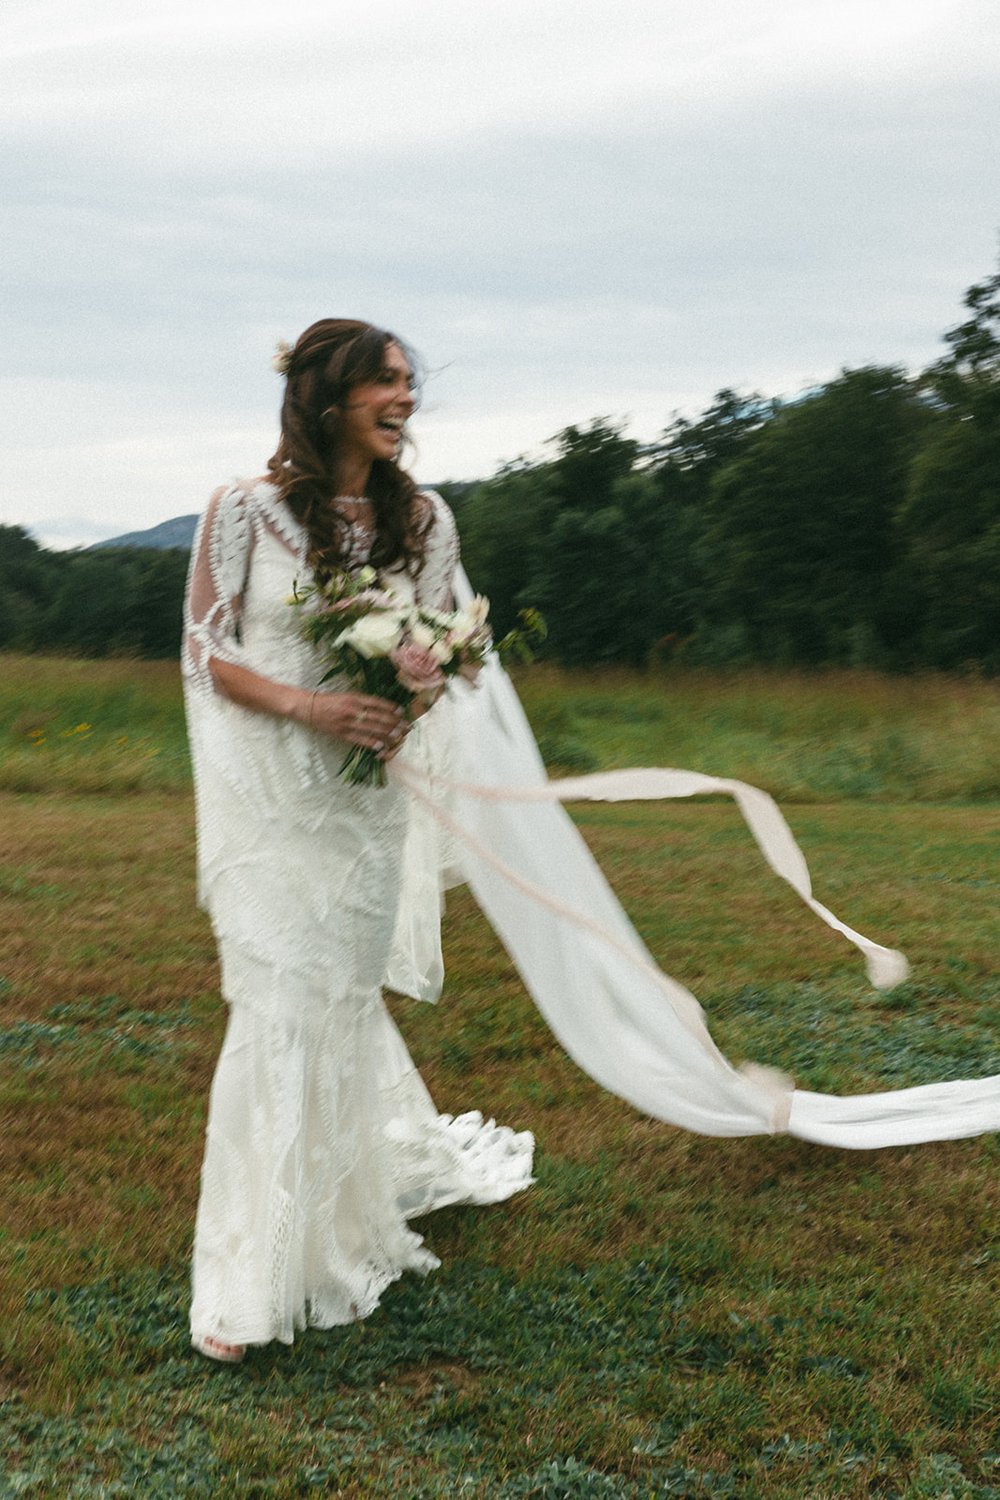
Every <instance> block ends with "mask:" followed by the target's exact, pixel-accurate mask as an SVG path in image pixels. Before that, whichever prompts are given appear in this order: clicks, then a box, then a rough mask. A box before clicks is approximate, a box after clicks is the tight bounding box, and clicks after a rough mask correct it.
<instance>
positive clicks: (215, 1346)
mask: <svg viewBox="0 0 1000 1500" xmlns="http://www.w3.org/2000/svg"><path fill="white" fill-rule="evenodd" d="M191 1347H192V1348H193V1349H197V1351H198V1353H199V1354H204V1356H205V1358H206V1359H214V1360H217V1361H218V1363H219V1364H222V1365H238V1364H239V1362H240V1360H241V1359H242V1358H243V1356H244V1354H246V1352H247V1349H246V1345H245V1344H227V1343H226V1342H225V1340H223V1339H217V1338H215V1337H214V1336H213V1335H212V1334H210V1333H206V1334H204V1335H202V1337H200V1338H194V1337H192V1339H191Z"/></svg>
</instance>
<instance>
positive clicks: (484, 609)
mask: <svg viewBox="0 0 1000 1500" xmlns="http://www.w3.org/2000/svg"><path fill="white" fill-rule="evenodd" d="M489 612H490V604H489V600H488V599H484V598H483V596H482V594H477V595H476V597H475V598H474V599H470V601H469V603H468V604H467V605H466V606H465V608H464V609H460V610H458V611H457V612H456V613H455V615H454V616H453V618H452V622H451V638H452V640H453V641H454V643H455V645H456V646H459V647H460V646H464V645H465V643H466V641H469V640H471V639H472V637H473V636H474V635H475V634H476V632H477V631H478V630H481V629H482V627H483V626H484V625H485V624H486V619H487V616H488V615H489Z"/></svg>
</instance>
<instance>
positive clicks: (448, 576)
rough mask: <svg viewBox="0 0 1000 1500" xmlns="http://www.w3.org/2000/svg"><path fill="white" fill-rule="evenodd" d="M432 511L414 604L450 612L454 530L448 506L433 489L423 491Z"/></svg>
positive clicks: (455, 546) (455, 543)
mask: <svg viewBox="0 0 1000 1500" xmlns="http://www.w3.org/2000/svg"><path fill="white" fill-rule="evenodd" d="M425 498H426V499H427V501H428V502H429V504H430V506H431V509H432V511H433V513H434V514H433V518H432V520H431V524H430V528H429V530H428V533H427V542H426V548H425V551H424V565H423V567H422V568H421V570H420V573H419V575H418V577H417V582H416V596H417V603H418V604H426V605H427V606H428V608H430V609H450V608H451V607H452V592H453V589H454V585H455V570H456V568H457V567H458V530H457V528H456V526H455V517H454V516H453V515H452V513H451V509H450V507H449V506H448V505H447V504H446V503H445V501H444V500H442V499H441V496H440V495H437V494H435V493H434V491H433V490H427V491H425Z"/></svg>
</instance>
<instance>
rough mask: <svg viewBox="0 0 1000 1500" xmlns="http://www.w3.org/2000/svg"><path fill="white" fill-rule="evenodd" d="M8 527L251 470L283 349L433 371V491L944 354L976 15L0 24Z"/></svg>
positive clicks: (858, 5)
mask: <svg viewBox="0 0 1000 1500" xmlns="http://www.w3.org/2000/svg"><path fill="white" fill-rule="evenodd" d="M0 60H2V82H0V122H2V126H0V129H2V143H3V146H2V149H3V154H4V182H5V184H6V203H5V209H4V217H3V229H2V232H0V262H2V272H3V283H4V296H3V299H2V306H0V318H2V338H0V381H2V406H0V455H2V461H0V467H2V474H3V485H2V499H0V521H4V522H8V523H18V524H22V525H26V526H28V527H29V528H30V529H31V530H32V531H33V532H34V533H35V534H36V535H37V536H38V537H39V538H40V539H41V540H43V541H45V542H46V543H47V544H49V545H59V546H63V545H68V544H79V543H85V542H89V541H92V540H94V539H96V538H98V537H103V536H111V535H114V534H116V533H120V532H122V531H124V530H132V529H136V528H139V527H145V526H149V525H153V524H154V523H156V522H158V521H161V520H164V519H166V518H167V517H169V516H173V515H178V514H182V513H185V512H190V511H195V510H199V509H200V508H201V506H202V505H203V504H204V501H205V499H206V497H207V494H208V492H209V491H210V490H211V489H212V488H213V487H214V485H216V484H217V483H220V482H222V481H223V480H225V479H227V478H229V477H230V476H232V475H234V474H254V473H258V472H259V471H260V470H261V468H262V466H263V462H264V460H265V459H266V458H267V456H268V454H269V453H270V452H271V451H272V449H273V447H274V442H275V439H276V417H277V408H278V403H279V400H280V393H281V382H280V380H279V378H278V377H277V376H276V375H274V374H273V372H272V371H271V368H270V360H271V355H272V353H273V349H274V344H275V342H276V340H277V339H278V338H287V339H290V340H291V339H294V337H295V336H296V334H297V333H298V332H299V331H300V330H301V329H302V328H303V327H305V326H306V324H308V323H310V322H312V321H313V320H314V319H315V318H318V317H322V316H330V315H336V316H358V317H365V318H370V319H371V320H372V321H374V322H377V323H379V324H381V325H383V326H385V327H388V328H391V329H393V330H394V331H396V332H398V333H399V334H400V335H402V336H403V337H404V338H406V339H408V340H409V341H410V342H411V343H413V344H414V345H415V346H416V347H417V348H418V350H419V351H420V352H421V353H422V355H423V356H424V359H425V361H426V363H427V365H428V366H429V368H430V370H431V376H430V379H429V380H428V383H427V386H426V389H425V395H424V406H423V410H422V411H421V412H420V414H419V415H418V418H417V419H416V421H415V423H414V431H415V436H416V438H417V443H418V457H417V461H416V472H417V475H418V477H419V478H421V479H423V480H425V481H433V480H441V479H448V478H467V477H472V476H481V475H487V474H490V473H492V472H494V470H495V469H496V468H497V466H498V465H499V464H500V463H501V462H503V461H505V460H509V459H513V458H516V457H517V456H518V455H520V454H522V453H526V452H527V453H535V452H537V451H538V450H539V449H540V448H541V446H542V445H543V444H544V442H545V440H546V439H547V438H549V437H550V436H551V435H552V434H553V433H554V432H556V431H557V430H558V429H559V428H561V427H564V426H566V425H567V424H569V423H571V422H583V421H586V420H588V419H589V418H590V417H592V416H595V415H604V414H609V415H613V416H619V417H622V418H624V419H627V420H628V421H629V423H630V426H631V431H632V432H633V433H634V435H635V436H637V437H640V438H643V437H653V436H655V435H656V434H657V433H658V432H660V431H661V430H662V429H663V427H664V426H666V425H667V423H668V422H669V420H670V417H671V414H672V413H674V412H676V411H682V412H684V413H685V414H688V415H694V414H696V413H697V412H698V411H699V410H701V409H702V408H703V407H704V406H705V405H706V404H707V402H708V401H709V400H710V398H711V396H712V394H713V393H714V392H715V391H716V390H718V389H719V388H720V387H722V386H735V387H737V388H739V389H743V390H752V389H756V390H760V391H762V392H763V393H764V394H767V395H778V394H788V395H791V394H794V393H795V392H797V391H799V390H801V389H802V388H803V387H804V386H806V385H809V384H813V383H816V382H819V381H822V380H825V379H828V378H829V377H831V376H833V375H835V374H836V373H837V372H838V370H839V369H840V368H842V367H843V366H854V365H859V364H864V363H869V362H887V363H900V364H903V365H906V366H908V367H909V368H911V369H918V368H920V367H921V366H922V365H924V364H926V363H927V362H929V361H930V360H931V359H933V358H935V357H936V356H937V354H938V353H939V352H940V338H941V334H942V333H943V332H944V331H945V329H947V328H948V327H950V326H951V325H952V324H954V323H955V322H957V321H958V320H959V317H960V312H961V297H962V294H963V293H964V291H965V289H966V288H967V287H968V286H969V285H970V283H972V282H974V281H976V280H978V279H981V278H983V277H985V276H987V275H988V274H990V273H991V272H992V270H993V269H994V268H995V266H996V259H997V230H998V227H1000V200H998V186H1000V173H998V170H997V166H998V162H997V156H998V142H1000V6H998V5H997V3H996V0H755V3H753V4H749V3H747V0H699V3H698V4H697V5H692V4H691V0H635V3H630V0H405V3H402V0H381V3H373V4H371V5H369V6H367V7H366V6H364V5H360V4H358V3H356V0H350V3H340V0H323V3H321V4H312V3H306V0H282V3H279V0H267V3H266V4H259V3H257V0H233V3H230V0H198V3H191V0H171V3H170V4H169V5H167V4H161V3H157V0H145V3H144V4H143V5H141V6H140V4H139V3H138V0H128V3H125V0H87V3H86V4H84V3H77V0H7V4H6V6H5V24H4V40H3V42H2V44H0Z"/></svg>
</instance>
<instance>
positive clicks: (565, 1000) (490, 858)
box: [391, 666, 1000, 1149]
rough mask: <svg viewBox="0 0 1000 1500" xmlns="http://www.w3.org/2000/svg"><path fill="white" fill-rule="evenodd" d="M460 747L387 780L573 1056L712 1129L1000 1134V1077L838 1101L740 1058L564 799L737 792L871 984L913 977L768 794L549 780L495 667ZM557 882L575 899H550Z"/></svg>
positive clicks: (731, 784)
mask: <svg viewBox="0 0 1000 1500" xmlns="http://www.w3.org/2000/svg"><path fill="white" fill-rule="evenodd" d="M473 699H476V700H478V702H475V703H474V702H473ZM431 717H432V718H433V716H431ZM454 743H455V744H456V745H457V746H459V747H461V748H460V750H459V751H458V752H457V753H458V760H459V770H460V773H463V774H459V775H458V776H455V777H449V776H443V775H440V774H438V773H436V772H435V771H433V770H431V769H430V767H431V766H432V765H433V764H434V763H435V761H434V757H432V756H429V757H427V758H426V759H425V760H424V763H423V765H422V767H421V768H420V769H419V770H418V769H417V768H416V766H415V765H412V764H411V765H407V764H406V763H405V762H404V761H402V760H400V761H396V762H395V763H394V764H393V767H392V771H391V774H392V775H393V777H394V778H395V779H397V780H398V781H400V782H401V783H402V784H403V786H404V787H405V788H406V790H407V791H408V792H409V794H410V796H411V797H412V798H413V799H414V801H415V802H416V803H417V804H419V806H420V807H422V808H423V809H424V810H425V812H426V814H427V815H429V816H430V817H431V818H432V819H433V820H434V822H435V823H436V824H437V825H438V826H439V827H440V828H443V829H446V830H447V832H448V833H449V834H450V835H451V837H452V838H453V839H454V840H456V841H458V842H459V843H460V845H461V846H462V848H463V850H464V858H463V860H462V863H463V866H464V868H465V874H466V876H467V878H468V880H469V883H470V885H471V886H472V889H473V893H474V894H475V896H476V899H477V900H478V902H479V904H480V906H481V907H482V908H483V911H484V912H485V914H486V916H487V917H488V919H489V920H490V921H491V923H492V925H493V926H494V928H495V929H496V931H497V933H498V935H499V936H500V937H501V939H502V941H503V942H504V944H505V946H506V948H507V950H508V952H509V953H510V955H511V957H512V959H513V960H514V962H515V964H516V965H517V968H518V970H519V971H520V973H521V976H522V978H523V979H524V982H525V985H526V987H527V989H528V991H529V993H530V994H531V995H532V998H533V999H534V1000H535V1003H536V1004H537V1005H538V1007H539V1009H540V1011H541V1012H542V1014H543V1016H544V1017H545V1019H546V1020H547V1022H548V1023H549V1025H550V1026H551V1028H552V1030H553V1031H554V1032H555V1034H556V1036H557V1037H558V1038H559V1040H560V1042H561V1043H562V1045H563V1046H564V1047H565V1048H566V1050H567V1052H568V1053H569V1054H570V1056H572V1057H573V1058H574V1059H575V1061H576V1062H578V1063H579V1064H580V1066H581V1067H582V1068H583V1069H584V1070H585V1071H586V1072H588V1073H589V1074H590V1075H591V1077H593V1078H595V1079H596V1080H597V1081H598V1082H599V1083H601V1084H602V1085H603V1086H604V1087H606V1088H608V1089H610V1090H611V1091H613V1092H615V1093H617V1094H619V1095H620V1096H621V1097H622V1098H625V1099H627V1100H628V1101H629V1102H631V1103H632V1104H634V1105H636V1107H637V1108H639V1109H641V1110H643V1111H644V1112H645V1113H647V1114H651V1115H653V1116H655V1117H657V1118H659V1119H663V1120H667V1121H669V1122H671V1123H673V1124H676V1125H680V1126H683V1127H684V1128H686V1129H690V1130H695V1131H698V1132H700V1133H703V1134H708V1135H749V1134H759V1133H771V1132H775V1131H781V1130H788V1131H789V1132H790V1133H792V1134H794V1135H798V1136H800V1137H802V1138H804V1139H806V1140H811V1141H815V1142H818V1143H821V1144H825V1145H835V1146H842V1147H851V1148H864V1149H870V1148H874V1147H881V1146H889V1145H897V1144H909V1143H912V1142H916V1141H924V1140H934V1139H946V1138H950V1137H955V1136H965V1135H974V1134H978V1133H980V1132H983V1131H987V1130H996V1129H1000V1077H995V1078H986V1079H977V1080H972V1081H959V1082H952V1083H942V1084H933V1085H925V1086H921V1087H919V1088H912V1089H900V1090H896V1091H890V1092H887V1093H881V1094H867V1095H859V1096H855V1097H845V1098H839V1097H836V1096H833V1095H822V1094H813V1093H809V1092H808V1091H801V1090H796V1089H795V1088H794V1085H793V1083H792V1081H791V1080H790V1079H789V1078H787V1076H785V1075H784V1074H781V1073H779V1072H777V1071H776V1070H774V1069H770V1068H765V1067H759V1066H757V1065H753V1064H749V1065H745V1066H744V1067H742V1068H740V1069H739V1070H737V1069H735V1068H733V1067H732V1065H731V1064H730V1063H729V1062H728V1061H727V1060H726V1058H725V1057H724V1056H723V1055H722V1053H720V1052H719V1050H718V1048H717V1047H716V1046H715V1043H714V1042H713V1041H712V1038H711V1036H710V1034H709V1031H708V1028H707V1025H706V1024H705V1020H704V1016H703V1012H702V1010H701V1007H700V1006H699V1004H698V1002H697V1000H696V999H695V997H694V996H693V995H692V994H691V993H690V992H689V991H688V990H686V989H685V988H684V986H683V985H681V984H679V983H678V982H677V981H676V980H675V979H673V978H671V977H670V976H669V975H667V974H664V973H663V972H662V970H660V969H659V968H658V966H657V965H656V964H655V962H654V961H653V959H652V958H651V956H650V955H649V953H648V952H647V951H646V949H645V947H644V945H643V944H642V942H641V941H640V939H639V937H638V935H637V934H636V933H635V931H634V929H633V928H632V926H631V924H630V923H629V921H628V918H627V917H626V916H625V913H624V912H623V911H622V909H621V906H620V905H619V903H618V902H617V900H616V898H615V897H614V894H613V892H611V890H610V888H609V887H608V886H607V883H606V882H605V881H604V879H603V877H602V876H601V874H600V871H599V870H598V868H597V866H596V863H595V862H594V861H593V858H592V856H591V855H590V853H589V851H588V850H587V848H586V845H585V844H584V843H583V840H582V839H581V838H580V835H579V833H578V832H577V830H576V829H575V827H574V826H573V824H572V823H571V822H570V820H569V818H568V817H567V816H566V814H565V812H564V811H563V809H562V806H561V804H562V803H563V802H573V801H624V800H640V801H648V800H659V799H663V798H678V797H691V796H697V795H701V794H704V793H719V792H722V793H726V794H728V795H730V796H732V797H733V798H734V799H735V801H736V803H737V805H738V806H739V808H740V810H741V812H742V814H743V817H744V819H745V820H746V823H747V826H748V828H749V829H750V831H751V833H752V835H753V837H754V839H755V840H756V842H757V845H758V847H759V848H760V850H761V852H762V854H763V856H764V858H765V859H766V861H767V863H768V864H769V865H770V867H771V869H772V870H774V872H775V873H776V874H777V875H779V876H780V877H781V878H782V879H783V880H785V881H787V883H788V884H789V885H790V886H791V887H792V888H793V890H795V891H796V892H797V893H798V895H799V896H800V897H801V898H802V900H803V901H804V902H805V903H806V905H808V906H809V907H810V909H811V910H812V911H813V912H815V913H816V915H817V916H819V917H820V918H821V920H822V921H824V922H825V923H826V924H827V925H828V926H829V927H831V928H832V929H833V930H835V931H837V932H839V933H841V934H842V935H843V936H844V937H846V938H847V939H848V940H849V941H850V942H851V943H853V944H854V945H855V946H856V947H858V948H859V949H860V951H861V952H862V953H863V954H864V957H865V962H866V966H867V970H868V973H869V976H870V977H871V980H872V982H873V983H874V984H876V985H878V986H880V987H889V986H891V985H893V984H898V983H899V982H900V981H901V980H903V979H905V978H906V975H907V972H908V967H907V963H906V960H905V958H904V957H903V955H902V954H901V953H898V952H896V951H895V950H894V949H891V948H886V947H884V946H882V945H881V944H879V943H875V942H873V941H872V940H871V939H870V938H867V937H865V936H864V935H863V934H861V933H859V932H857V931H855V929H853V928H851V927H849V926H848V925H847V924H846V923H844V922H842V921H841V920H840V919H839V918H838V917H836V916H835V915H834V914H833V913H832V912H831V911H830V910H829V908H827V907H826V906H824V905H823V904H822V903H821V902H819V901H817V900H816V899H815V897H814V896H813V894H812V884H811V881H810V878H809V871H808V867H807V865H806V862H805V859H804V857H803V855H802V852H801V850H800V849H799V847H798V845H797V844H796V842H795V839H794V838H793V836H792V833H791V830H790V829H789V827H788V825H787V823H786V822H785V819H784V818H783V816H782V814H781V812H780V810H779V809H778V807H777V805H776V804H775V802H774V801H773V799H772V798H771V797H770V796H768V794H767V793H766V792H763V791H761V790H760V789H759V788H757V787H752V786H749V785H747V784H746V783H745V782H740V781H734V780H729V779H725V778H719V777H713V776H707V775H704V774H702V773H701V772H695V771H684V770H674V769H666V768H660V769H643V770H631V771H610V772H603V773H596V774H593V775H588V776H578V777H569V778H565V779H561V780H558V781H548V780H547V779H546V778H545V775H544V770H543V769H542V767H541V762H540V758H539V757H538V754H537V749H536V747H535V745H534V741H533V739H532V737H531V735H530V730H528V728H527V725H526V721H525V720H524V717H523V711H522V710H521V708H520V704H519V703H518V701H517V698H516V695H515V694H514V692H513V689H512V687H511V685H510V683H509V681H508V679H507V678H506V676H505V674H503V673H502V672H501V671H500V670H499V668H498V667H495V666H494V668H493V670H490V671H489V672H488V673H487V674H486V683H485V690H484V691H483V692H481V693H479V694H475V695H469V697H468V698H467V700H466V703H465V705H464V707H463V706H462V705H461V704H459V705H457V723H456V725H455V728H454ZM470 773H471V774H470ZM518 778H520V779H518ZM533 808H534V811H532V809H533ZM560 884H561V886H562V888H563V889H565V890H569V891H570V892H571V893H572V897H573V899H565V898H564V897H563V896H562V895H557V894H556V889H557V886H559V885H560ZM665 1000H666V1002H667V1004H666V1005H664V1001H665Z"/></svg>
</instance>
